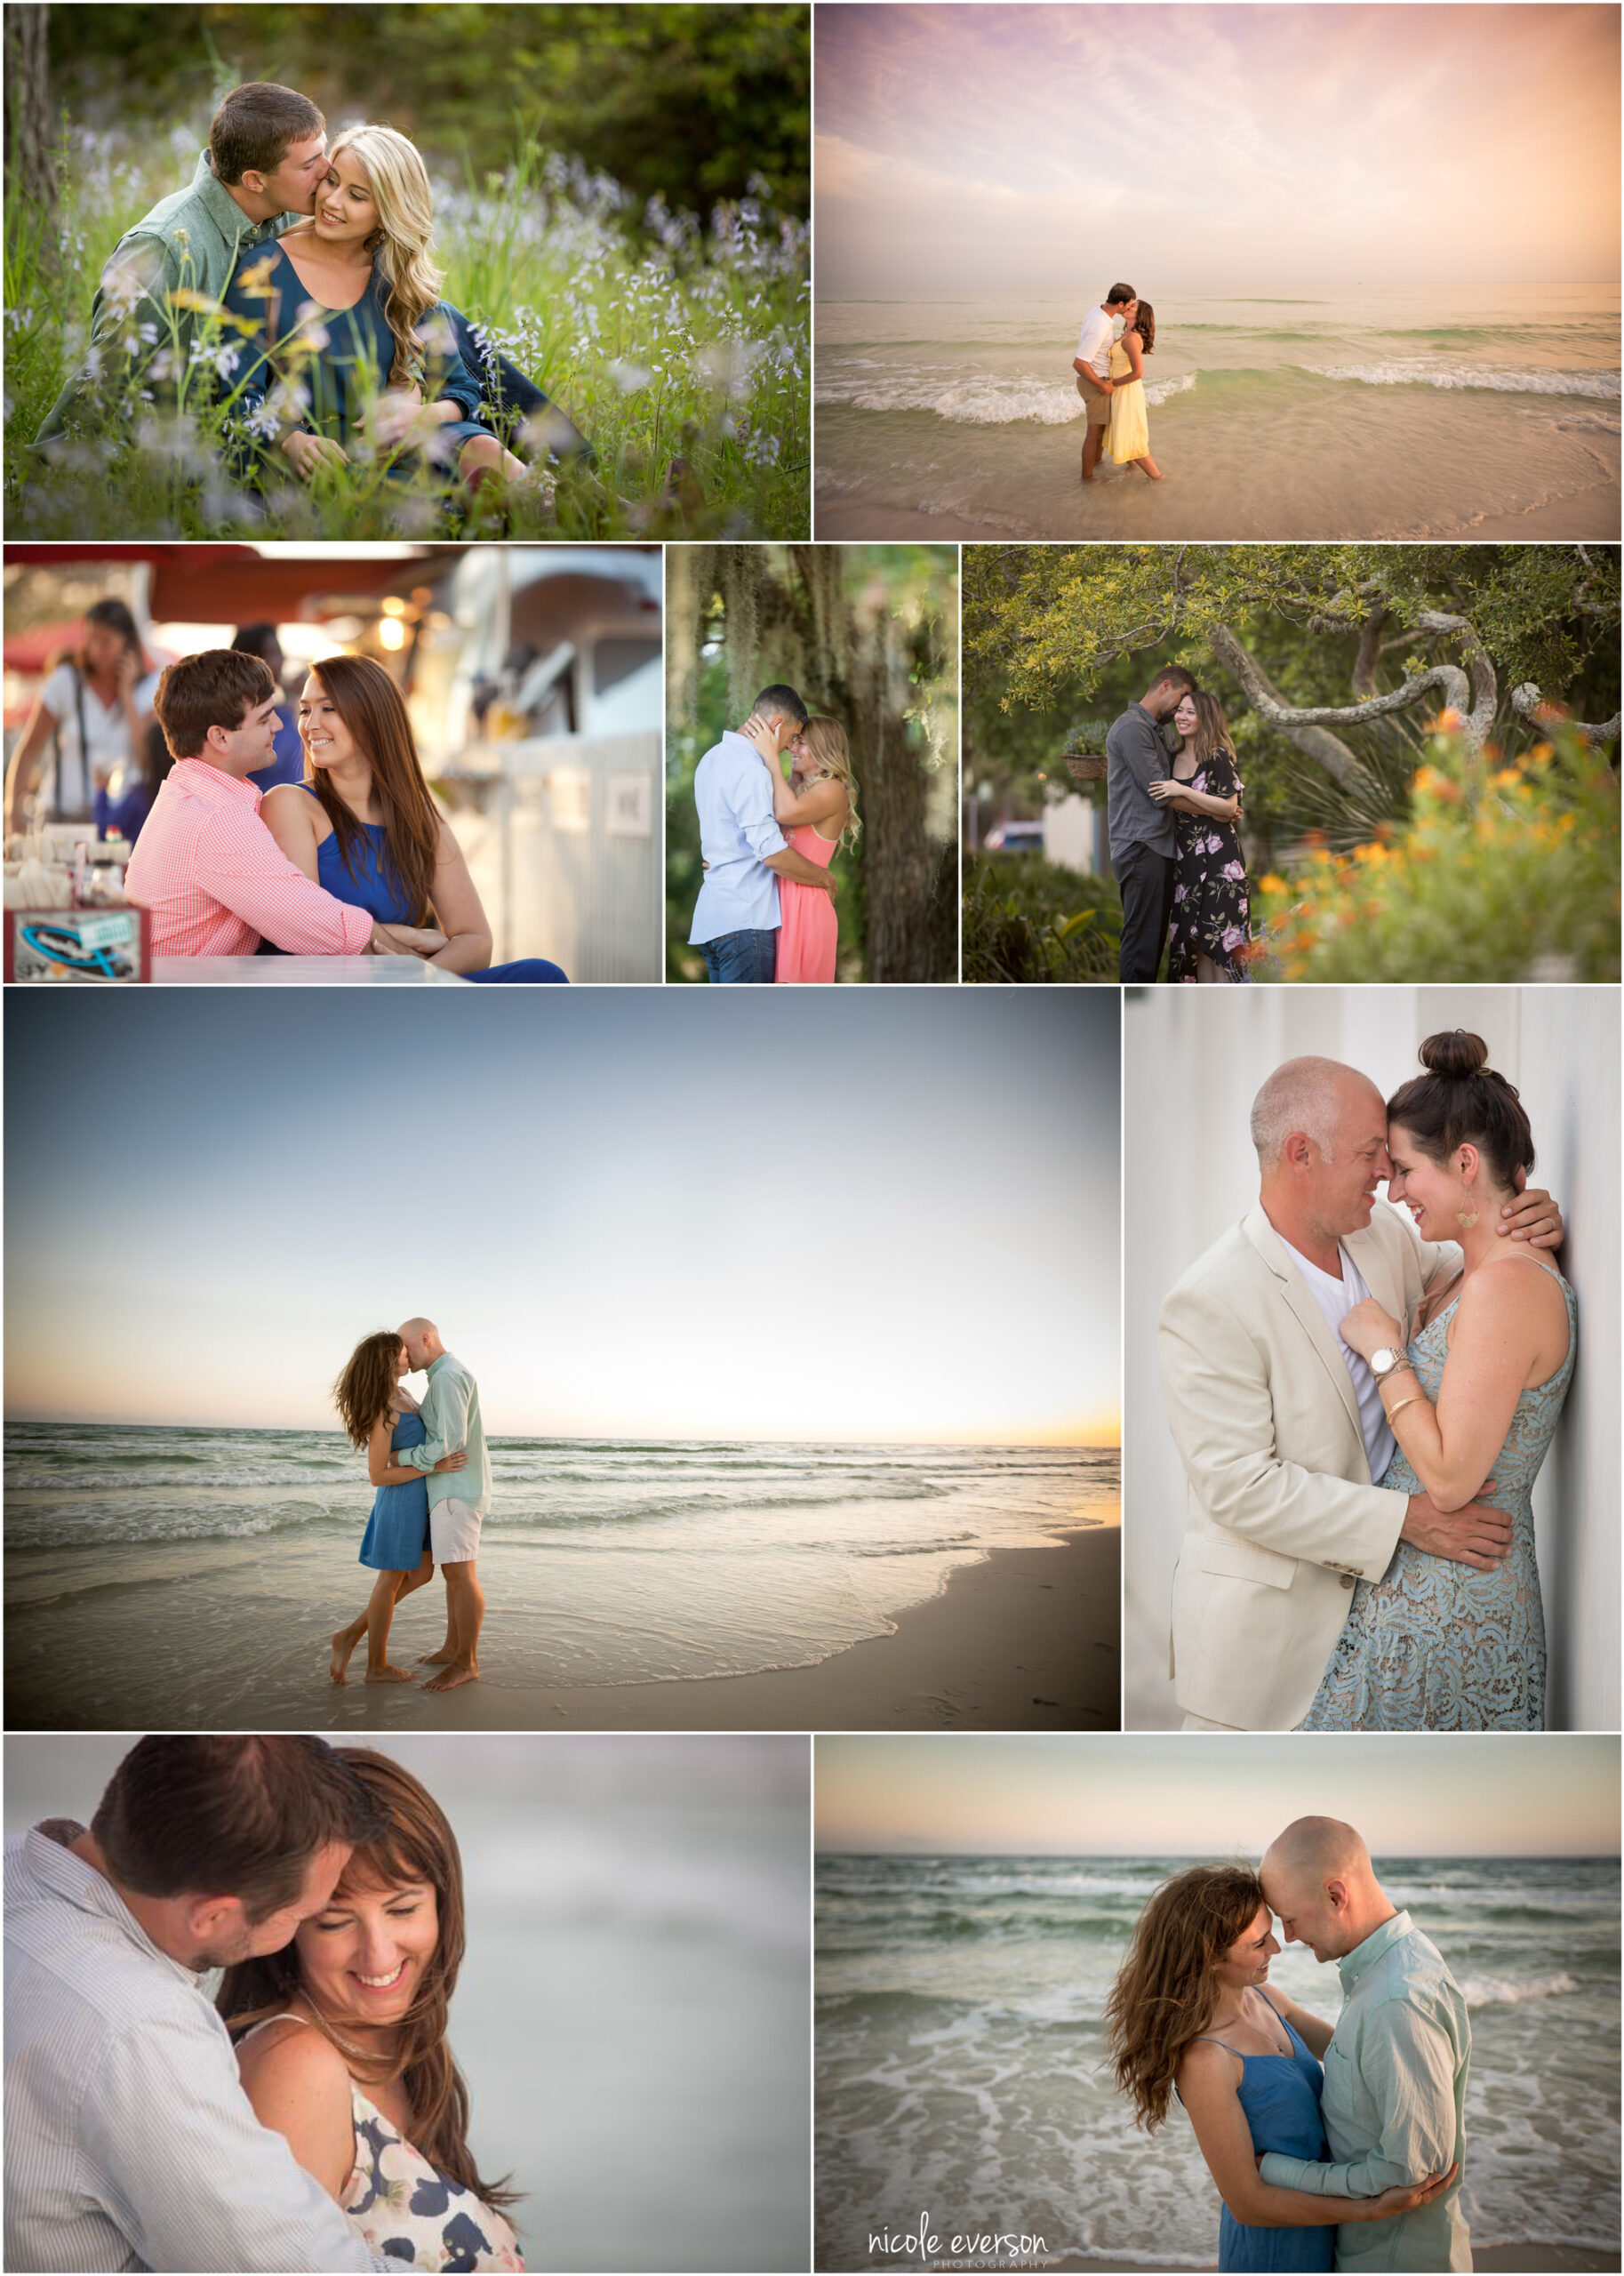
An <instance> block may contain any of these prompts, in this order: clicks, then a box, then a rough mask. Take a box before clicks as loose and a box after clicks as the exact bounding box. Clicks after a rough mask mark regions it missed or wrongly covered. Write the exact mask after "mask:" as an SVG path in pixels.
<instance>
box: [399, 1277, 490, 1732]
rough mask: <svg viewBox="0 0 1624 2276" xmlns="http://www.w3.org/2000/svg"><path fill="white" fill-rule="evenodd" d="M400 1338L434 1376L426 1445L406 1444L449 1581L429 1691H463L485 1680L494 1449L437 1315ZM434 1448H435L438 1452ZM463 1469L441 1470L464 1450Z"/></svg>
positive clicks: (411, 1323)
mask: <svg viewBox="0 0 1624 2276" xmlns="http://www.w3.org/2000/svg"><path fill="white" fill-rule="evenodd" d="M400 1340H401V1342H403V1343H404V1345H405V1347H406V1357H407V1358H408V1359H409V1360H410V1361H411V1363H412V1367H413V1369H416V1368H419V1367H420V1368H422V1369H423V1370H424V1371H425V1372H426V1374H428V1390H427V1391H426V1392H425V1393H424V1396H423V1405H422V1409H421V1413H422V1417H423V1428H424V1430H425V1431H427V1432H428V1438H427V1439H426V1440H425V1441H424V1443H423V1444H422V1445H421V1446H420V1447H401V1448H400V1449H399V1455H400V1460H401V1462H402V1463H403V1464H404V1467H405V1468H406V1469H408V1470H420V1471H422V1472H423V1474H424V1477H425V1478H426V1479H427V1481H428V1553H429V1555H430V1556H431V1557H432V1558H433V1559H434V1561H435V1563H436V1565H437V1566H438V1567H439V1568H440V1577H441V1579H442V1580H443V1581H444V1583H445V1641H444V1644H443V1645H442V1646H441V1647H440V1649H439V1650H438V1651H437V1652H431V1653H430V1654H429V1655H428V1657H429V1658H430V1659H431V1660H435V1661H438V1662H440V1663H441V1666H440V1671H439V1673H438V1674H437V1675H436V1676H435V1677H433V1678H432V1679H431V1680H430V1681H429V1682H428V1683H426V1684H425V1685H424V1686H423V1688H424V1690H425V1691H455V1690H456V1689H457V1687H458V1686H459V1685H460V1684H464V1683H477V1682H478V1680H479V1631H480V1629H481V1627H482V1626H483V1625H484V1616H485V1598H484V1590H483V1589H482V1588H481V1587H480V1585H479V1571H478V1566H477V1563H476V1559H477V1558H478V1555H479V1532H480V1527H481V1526H482V1525H483V1524H484V1519H485V1516H486V1513H487V1512H488V1511H489V1510H490V1507H491V1456H490V1455H489V1453H488V1452H487V1450H486V1447H485V1430H484V1422H483V1420H482V1419H481V1416H480V1412H479V1386H478V1384H477V1383H476V1382H475V1381H474V1378H473V1376H472V1374H470V1373H469V1372H468V1368H466V1367H465V1366H463V1364H462V1362H461V1360H460V1359H459V1358H455V1357H454V1356H453V1355H452V1353H451V1352H449V1351H448V1350H446V1348H445V1346H444V1343H443V1342H441V1341H440V1331H439V1329H438V1328H437V1327H436V1326H435V1324H434V1322H433V1320H431V1319H409V1320H406V1321H404V1322H403V1324H402V1326H401V1329H400ZM430 1447H432V1448H433V1452H432V1453H430V1451H429V1449H430ZM463 1453H466V1455H468V1462H467V1463H466V1465H465V1466H464V1468H463V1469H462V1470H461V1471H454V1470H444V1471H443V1470H438V1469H436V1464H437V1463H441V1462H443V1461H444V1458H445V1456H446V1455H452V1454H463Z"/></svg>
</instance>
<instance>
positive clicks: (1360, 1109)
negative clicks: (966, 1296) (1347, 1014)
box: [1158, 1059, 1562, 1731]
mask: <svg viewBox="0 0 1624 2276" xmlns="http://www.w3.org/2000/svg"><path fill="white" fill-rule="evenodd" d="M1252 1142H1253V1143H1254V1145H1255V1146H1256V1147H1257V1150H1258V1158H1259V1164H1260V1173H1261V1174H1260V1192H1259V1199H1258V1204H1257V1206H1256V1207H1255V1208H1252V1209H1250V1210H1248V1212H1247V1213H1246V1214H1245V1216H1244V1217H1243V1218H1242V1220H1241V1222H1240V1223H1239V1224H1238V1225H1235V1226H1232V1227H1231V1228H1230V1230H1228V1232H1226V1233H1225V1234H1224V1235H1223V1237H1222V1238H1221V1239H1220V1240H1218V1241H1216V1242H1214V1244H1213V1246H1212V1247H1211V1248H1210V1249H1208V1250H1207V1252H1206V1254H1204V1256H1201V1257H1199V1258H1197V1260H1196V1262H1195V1263H1194V1264H1193V1265H1191V1267H1190V1268H1189V1270H1188V1272H1186V1273H1185V1274H1184V1276H1183V1278H1181V1279H1180V1280H1179V1281H1178V1283H1177V1284H1176V1285H1175V1286H1174V1287H1173V1288H1172V1291H1171V1292H1170V1293H1169V1294H1168V1296H1167V1298H1166V1300H1165V1302H1164V1304H1163V1306H1162V1313H1161V1324H1160V1330H1159V1334H1158V1347H1159V1351H1160V1358H1161V1369H1162V1385H1163V1390H1164V1394H1165V1397H1166V1401H1167V1412H1168V1421H1169V1424H1170V1426H1171V1428H1172V1435H1173V1440H1174V1443H1175V1444H1176V1446H1177V1447H1178V1449H1179V1454H1180V1459H1181V1460H1182V1462H1183V1464H1184V1471H1185V1476H1186V1478H1187V1479H1188V1484H1189V1503H1188V1516H1187V1519H1186V1524H1185V1535H1184V1544H1183V1548H1182V1550H1181V1551H1180V1557H1179V1563H1178V1568H1177V1570H1176V1572H1175V1574H1174V1576H1173V1605H1172V1664H1171V1668H1170V1672H1171V1674H1172V1677H1173V1679H1174V1694H1175V1696H1176V1697H1177V1699H1178V1702H1179V1704H1180V1706H1181V1707H1182V1708H1184V1710H1185V1711H1186V1720H1185V1728H1186V1729H1187V1730H1190V1729H1197V1730H1198V1729H1206V1728H1216V1729H1228V1730H1251V1731H1287V1730H1292V1729H1294V1728H1295V1727H1296V1726H1297V1725H1298V1724H1299V1723H1300V1722H1301V1720H1302V1719H1303V1717H1304V1716H1305V1715H1306V1714H1307V1713H1308V1709H1309V1707H1310V1706H1311V1705H1312V1703H1313V1700H1314V1695H1315V1693H1316V1690H1317V1689H1318V1687H1319V1681H1320V1678H1321V1676H1322V1675H1323V1674H1324V1670H1325V1665H1326V1663H1327V1662H1328V1661H1329V1659H1330V1657H1331V1655H1332V1650H1333V1649H1334V1647H1335V1645H1336V1640H1337V1638H1338V1636H1339V1635H1340V1632H1341V1628H1342V1623H1343V1622H1344V1621H1345V1620H1346V1618H1347V1616H1348V1607H1349V1605H1350V1603H1351V1602H1352V1597H1353V1587H1354V1583H1355V1582H1356V1580H1358V1579H1359V1578H1360V1577H1361V1576H1365V1577H1368V1578H1370V1579H1372V1580H1374V1579H1377V1578H1379V1577H1380V1575H1381V1574H1382V1573H1383V1572H1385V1571H1386V1569H1387V1567H1388V1563H1389V1561H1390V1559H1391V1558H1392V1555H1393V1551H1394V1550H1395V1548H1396V1545H1397V1543H1398V1542H1399V1540H1400V1539H1401V1538H1402V1539H1404V1540H1406V1541H1409V1542H1412V1543H1414V1545H1415V1546H1416V1547H1417V1548H1419V1549H1422V1550H1425V1551H1427V1552H1428V1554H1429V1555H1432V1556H1438V1557H1452V1558H1455V1559H1459V1560H1460V1561H1461V1562H1463V1563H1466V1564H1468V1565H1473V1566H1476V1567H1477V1568H1478V1569H1479V1570H1481V1571H1492V1569H1493V1568H1494V1567H1495V1566H1496V1565H1498V1564H1499V1562H1500V1559H1502V1558H1503V1557H1504V1556H1505V1555H1506V1553H1507V1551H1508V1549H1509V1547H1510V1542H1511V1520H1510V1519H1509V1518H1508V1517H1507V1516H1506V1515H1505V1514H1504V1513H1503V1512H1502V1511H1499V1510H1495V1509H1492V1508H1490V1507H1488V1506H1487V1505H1486V1504H1484V1503H1469V1504H1468V1506H1467V1507H1466V1508H1465V1509H1463V1510H1458V1511H1444V1510H1441V1509H1439V1508H1438V1507H1437V1506H1436V1504H1435V1503H1433V1502H1432V1501H1431V1500H1430V1499H1429V1498H1428V1495H1424V1494H1415V1495H1404V1494H1394V1493H1388V1492H1385V1491H1384V1490H1383V1489H1382V1488H1381V1487H1380V1486H1378V1485H1375V1484H1374V1483H1372V1480H1373V1479H1376V1478H1380V1476H1381V1474H1382V1472H1383V1471H1385V1469H1386V1467H1387V1463H1388V1459H1389V1457H1390V1455H1391V1454H1392V1451H1393V1442H1392V1435H1391V1433H1390V1431H1388V1427H1387V1422H1386V1417H1385V1414H1383V1411H1382V1406H1381V1400H1380V1384H1379V1382H1377V1380H1376V1378H1375V1376H1374V1375H1373V1374H1372V1371H1371V1369H1370V1367H1369V1366H1367V1365H1366V1363H1365V1361H1364V1359H1362V1358H1360V1357H1359V1356H1358V1354H1357V1353H1356V1352H1354V1351H1352V1350H1349V1349H1348V1346H1347V1345H1345V1344H1344V1343H1342V1342H1340V1339H1339V1337H1338V1335H1337V1334H1336V1332H1335V1329H1336V1323H1337V1321H1338V1320H1339V1319H1340V1318H1345V1317H1346V1315H1347V1313H1348V1311H1350V1310H1352V1309H1353V1307H1354V1305H1355V1304H1356V1303H1357V1302H1360V1301H1362V1300H1363V1298H1364V1296H1366V1295H1372V1296H1374V1297H1375V1298H1376V1299H1377V1301H1378V1302H1380V1304H1381V1305H1382V1307H1383V1308H1384V1310H1387V1311H1388V1312H1390V1313H1391V1314H1392V1315H1393V1317H1394V1318H1396V1319H1401V1320H1403V1321H1404V1323H1405V1327H1406V1332H1408V1327H1409V1323H1410V1321H1411V1319H1412V1317H1413V1315H1414V1312H1415V1310H1416V1307H1417V1306H1418V1304H1419V1303H1420V1299H1421V1296H1422V1294H1423V1292H1424V1291H1425V1289H1426V1287H1427V1285H1428V1281H1429V1280H1430V1279H1431V1278H1432V1277H1433V1275H1434V1273H1435V1272H1436V1271H1437V1270H1438V1269H1439V1268H1440V1266H1443V1267H1444V1268H1445V1269H1446V1270H1447V1269H1450V1268H1451V1263H1452V1258H1453V1255H1454V1252H1453V1250H1452V1249H1449V1248H1440V1247H1437V1246H1435V1245H1434V1244H1433V1243H1431V1242H1428V1241H1424V1240H1422V1239H1421V1238H1420V1235H1419V1234H1418V1233H1417V1232H1416V1231H1415V1230H1414V1228H1413V1226H1412V1224H1411V1222H1410V1220H1409V1219H1408V1217H1405V1216H1401V1215H1400V1214H1399V1213H1398V1212H1397V1211H1396V1209H1392V1208H1390V1207H1389V1206H1388V1205H1387V1204H1386V1203H1385V1202H1380V1201H1378V1200H1377V1199H1376V1198H1375V1196H1376V1188H1377V1186H1378V1185H1379V1184H1380V1183H1382V1182H1384V1181H1385V1179H1386V1178H1387V1177H1388V1175H1389V1174H1390V1172H1391V1164H1390V1163H1389V1161H1388V1152H1387V1110H1386V1107H1385V1105H1384V1104H1383V1102H1382V1099H1381V1094H1380V1092H1379V1091H1378V1090H1377V1089H1376V1087H1375V1086H1374V1085H1373V1084H1372V1083H1371V1082H1369V1081H1367V1080H1366V1078H1364V1076H1363V1075H1360V1074H1358V1073H1357V1072H1356V1070H1354V1069H1353V1068H1351V1067H1343V1066H1341V1065H1340V1064H1339V1063H1338V1062H1336V1061H1335V1060H1331V1059H1292V1060H1288V1061H1287V1062H1285V1064H1284V1066H1283V1067H1278V1068H1276V1070H1275V1072H1274V1073H1273V1074H1272V1075H1271V1076H1270V1077H1269V1078H1268V1082H1266V1083H1265V1084H1264V1086H1263V1088H1262V1089H1261V1090H1260V1092H1259V1094H1258V1096H1257V1098H1256V1100H1255V1101H1254V1102H1253V1104H1252ZM1500 1230H1501V1231H1502V1232H1503V1233H1505V1234H1507V1235H1508V1237H1516V1238H1523V1239H1527V1240H1530V1241H1532V1242H1533V1244H1534V1245H1535V1246H1540V1247H1556V1246H1558V1245H1559V1244H1560V1242H1561V1239H1562V1223H1561V1218H1560V1215H1559V1214H1558V1213H1557V1212H1556V1208H1555V1205H1554V1204H1553V1203H1552V1202H1551V1201H1550V1198H1549V1196H1548V1195H1547V1194H1544V1193H1537V1192H1529V1193H1524V1194H1523V1195H1522V1196H1521V1197H1520V1198H1519V1200H1518V1203H1517V1205H1516V1211H1515V1213H1514V1214H1508V1216H1507V1218H1506V1219H1505V1221H1504V1222H1502V1224H1501V1227H1500ZM1377 1356H1378V1358H1380V1354H1378V1355H1377Z"/></svg>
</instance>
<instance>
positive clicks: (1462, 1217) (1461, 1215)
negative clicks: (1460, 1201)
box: [1455, 1194, 1477, 1233]
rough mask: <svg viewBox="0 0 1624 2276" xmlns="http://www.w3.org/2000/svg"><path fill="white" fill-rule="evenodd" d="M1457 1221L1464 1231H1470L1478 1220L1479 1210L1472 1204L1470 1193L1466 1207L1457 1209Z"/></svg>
mask: <svg viewBox="0 0 1624 2276" xmlns="http://www.w3.org/2000/svg"><path fill="white" fill-rule="evenodd" d="M1455 1222H1456V1224H1457V1225H1459V1226H1460V1230H1461V1231H1462V1232H1463V1233H1469V1232H1470V1231H1471V1230H1472V1227H1473V1226H1474V1225H1475V1224H1476V1222H1477V1212H1476V1209H1474V1208H1473V1206H1472V1202H1471V1196H1470V1195H1469V1194H1468V1196H1467V1203H1466V1206H1465V1208H1464V1209H1457V1210H1456V1212H1455Z"/></svg>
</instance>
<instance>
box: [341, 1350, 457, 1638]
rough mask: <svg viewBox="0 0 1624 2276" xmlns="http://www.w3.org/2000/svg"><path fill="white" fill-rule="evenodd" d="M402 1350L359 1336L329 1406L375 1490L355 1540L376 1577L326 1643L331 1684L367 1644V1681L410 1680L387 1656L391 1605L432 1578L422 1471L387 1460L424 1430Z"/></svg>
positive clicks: (447, 1458) (447, 1462)
mask: <svg viewBox="0 0 1624 2276" xmlns="http://www.w3.org/2000/svg"><path fill="white" fill-rule="evenodd" d="M410 1372H411V1363H410V1361H409V1360H408V1359H407V1357H406V1347H405V1345H404V1343H403V1342H401V1340H400V1338H399V1336H398V1335H396V1334H395V1333H394V1331H393V1330H392V1329H380V1331H379V1332H378V1334H375V1335H366V1336H363V1338H362V1339H361V1341H360V1342H359V1343H357V1344H356V1348H355V1350H353V1351H352V1352H351V1353H350V1355H349V1357H348V1359H347V1360H346V1361H345V1363H344V1368H343V1372H342V1374H340V1377H339V1379H338V1381H337V1382H336V1383H334V1385H333V1387H332V1403H333V1405H334V1406H336V1407H337V1408H338V1410H339V1419H340V1422H341V1423H343V1425H344V1431H345V1435H346V1436H347V1437H348V1440H349V1443H350V1445H351V1446H352V1447H365V1448H366V1467H367V1475H368V1477H369V1478H370V1479H372V1484H373V1485H374V1486H375V1487H377V1489H378V1491H377V1493H376V1495H374V1497H373V1501H372V1515H371V1517H369V1518H368V1519H367V1521H366V1531H365V1533H364V1535H362V1539H361V1562H362V1564H363V1565H367V1566H370V1567H372V1570H373V1571H374V1572H375V1573H376V1574H377V1575H378V1578H377V1580H376V1581H375V1582H374V1583H372V1595H371V1597H370V1598H369V1599H368V1601H367V1606H366V1609H365V1611H364V1613H362V1615H361V1616H360V1618H359V1619H358V1620H352V1621H351V1622H350V1623H349V1625H348V1628H340V1630H339V1631H338V1633H337V1634H336V1635H335V1636H334V1638H333V1639H332V1667H331V1670H330V1673H331V1675H332V1680H333V1681H334V1683H343V1682H344V1681H345V1680H346V1675H345V1671H346V1670H347V1668H348V1665H349V1657H350V1654H351V1653H352V1652H353V1651H354V1650H355V1648H356V1645H357V1644H358V1643H359V1642H360V1641H361V1639H362V1638H363V1637H365V1639H366V1679H367V1681H368V1683H410V1682H412V1673H411V1671H410V1670H409V1669H407V1668H397V1667H396V1666H395V1665H394V1664H393V1663H391V1661H390V1659H389V1623H391V1622H392V1621H393V1619H394V1617H395V1607H396V1605H397V1604H398V1603H399V1602H400V1600H401V1599H402V1598H403V1597H409V1596H410V1595H411V1594H412V1590H413V1589H420V1588H421V1587H422V1586H423V1584H424V1583H425V1582H427V1581H432V1580H433V1578H434V1560H433V1559H432V1558H431V1557H430V1556H429V1554H428V1484H427V1482H426V1480H427V1477H428V1473H427V1472H426V1471H420V1470H413V1469H412V1466H411V1464H410V1463H400V1462H393V1461H391V1460H390V1456H391V1455H398V1454H399V1453H400V1452H401V1450H402V1449H403V1448H404V1447H420V1446H421V1445H422V1444H423V1441H424V1439H426V1438H427V1436H428V1433H427V1431H425V1430H424V1428H423V1422H422V1417H421V1416H420V1414H419V1413H418V1405H417V1401H416V1399H414V1398H412V1394H411V1392H410V1391H409V1390H407V1389H406V1388H405V1385H404V1382H402V1380H401V1379H402V1377H403V1376H404V1375H406V1374H410ZM467 1461H468V1456H467V1455H466V1454H450V1455H444V1457H443V1458H442V1459H441V1460H440V1461H439V1462H437V1463H436V1464H435V1469H436V1471H442V1470H461V1469H462V1468H463V1466H464V1465H465V1464H466V1463H467Z"/></svg>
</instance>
